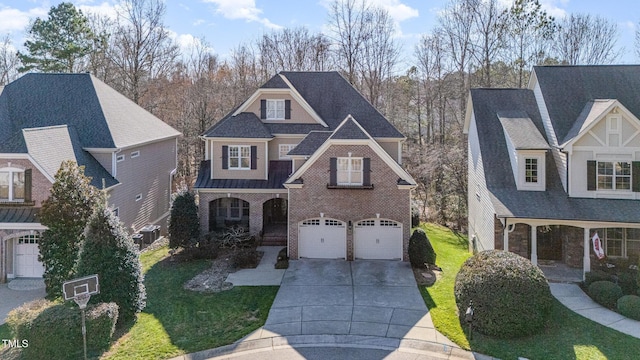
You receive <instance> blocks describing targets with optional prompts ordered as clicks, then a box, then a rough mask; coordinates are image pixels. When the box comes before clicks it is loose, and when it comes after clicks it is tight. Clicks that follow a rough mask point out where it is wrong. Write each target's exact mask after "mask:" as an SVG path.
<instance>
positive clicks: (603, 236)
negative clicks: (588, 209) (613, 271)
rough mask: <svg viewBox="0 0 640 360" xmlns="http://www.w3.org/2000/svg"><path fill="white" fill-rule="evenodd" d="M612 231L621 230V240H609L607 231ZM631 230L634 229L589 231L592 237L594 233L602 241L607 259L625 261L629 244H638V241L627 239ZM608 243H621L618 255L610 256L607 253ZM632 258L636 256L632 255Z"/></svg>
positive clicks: (598, 229) (639, 240)
mask: <svg viewBox="0 0 640 360" xmlns="http://www.w3.org/2000/svg"><path fill="white" fill-rule="evenodd" d="M612 229H622V239H612V240H609V230H612ZM631 229H635V228H628V227H615V228H613V227H608V228H596V229H591V233H592V235H593V233H594V232H597V233H598V236H599V237H600V239H601V240H602V244H603V247H604V251H605V254H606V256H607V257H611V258H616V259H626V258H629V249H628V245H629V242H640V239H633V238H630V237H629V234H628V230H631ZM609 241H617V242H621V245H620V246H621V248H620V255H611V254H610V253H609ZM632 256H636V255H635V254H634V255H632Z"/></svg>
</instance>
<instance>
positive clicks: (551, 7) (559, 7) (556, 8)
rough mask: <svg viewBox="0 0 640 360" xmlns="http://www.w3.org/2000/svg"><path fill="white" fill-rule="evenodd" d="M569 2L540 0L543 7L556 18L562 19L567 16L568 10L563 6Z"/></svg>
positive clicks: (565, 0) (567, 0)
mask: <svg viewBox="0 0 640 360" xmlns="http://www.w3.org/2000/svg"><path fill="white" fill-rule="evenodd" d="M568 4H569V0H540V5H542V9H543V10H545V11H546V12H547V14H549V15H551V16H553V17H554V18H556V19H561V18H564V17H565V16H567V10H565V9H563V8H564V7H566V6H567V5H568Z"/></svg>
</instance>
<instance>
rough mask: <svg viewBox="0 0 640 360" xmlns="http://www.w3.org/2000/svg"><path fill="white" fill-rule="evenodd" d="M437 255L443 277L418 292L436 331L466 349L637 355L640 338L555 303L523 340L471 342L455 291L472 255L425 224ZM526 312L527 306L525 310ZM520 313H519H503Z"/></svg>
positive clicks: (460, 239)
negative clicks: (542, 324) (546, 320)
mask: <svg viewBox="0 0 640 360" xmlns="http://www.w3.org/2000/svg"><path fill="white" fill-rule="evenodd" d="M422 227H423V229H424V230H425V231H426V233H427V235H428V236H429V240H430V241H431V244H432V245H433V247H434V249H435V251H436V254H437V264H438V266H440V267H441V268H442V270H443V272H442V276H441V277H440V278H439V279H438V281H436V282H435V284H434V285H432V286H430V287H424V286H423V287H421V288H420V292H421V293H422V296H423V298H424V300H425V303H426V304H427V306H428V307H429V309H430V312H431V317H432V319H433V323H434V324H435V326H436V328H437V329H438V331H440V332H441V333H443V334H444V335H445V336H447V337H448V338H449V339H451V340H452V341H453V342H455V343H456V344H458V345H459V346H460V347H462V348H464V349H471V350H473V351H476V352H479V353H483V354H486V355H492V356H494V357H498V358H501V359H503V360H508V359H517V358H518V357H520V356H521V357H526V358H529V359H628V358H633V357H635V356H636V352H637V351H636V350H631V349H640V339H636V338H634V337H631V336H628V335H626V334H622V333H619V332H617V331H615V330H612V329H610V328H608V327H605V326H602V325H600V324H598V323H595V322H593V321H590V320H587V319H585V318H583V317H582V316H580V315H578V314H576V313H574V312H572V311H571V310H569V309H567V308H566V307H564V306H563V305H562V304H561V303H560V302H558V301H555V302H554V306H553V310H552V314H551V317H550V319H551V320H550V322H549V324H548V325H547V327H546V329H545V331H544V332H542V333H540V334H538V335H535V336H530V337H526V338H522V339H516V340H510V339H507V340H505V339H493V338H490V337H487V336H482V335H480V334H478V333H474V334H473V340H471V341H470V340H469V339H468V336H467V334H466V333H465V331H466V325H465V329H464V330H465V331H463V329H462V326H461V324H460V321H459V320H458V316H457V307H456V304H455V298H454V295H453V287H454V284H455V277H456V274H457V273H458V270H459V269H460V267H461V266H462V263H463V262H464V261H465V260H466V259H467V258H468V257H469V256H471V254H469V252H468V245H467V238H466V236H461V235H459V234H456V233H454V232H452V231H450V230H449V229H447V228H444V227H441V226H438V225H432V224H426V225H422ZM522 311H527V309H522ZM505 316H517V314H511V315H510V314H505Z"/></svg>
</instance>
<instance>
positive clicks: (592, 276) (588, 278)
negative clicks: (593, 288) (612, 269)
mask: <svg viewBox="0 0 640 360" xmlns="http://www.w3.org/2000/svg"><path fill="white" fill-rule="evenodd" d="M584 276H585V279H584V286H585V287H586V288H589V285H591V284H592V283H594V282H596V281H611V274H608V273H606V272H604V271H602V270H594V271H588V272H586V273H585V274H584Z"/></svg>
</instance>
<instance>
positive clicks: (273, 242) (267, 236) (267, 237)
mask: <svg viewBox="0 0 640 360" xmlns="http://www.w3.org/2000/svg"><path fill="white" fill-rule="evenodd" d="M262 245H263V246H286V245H287V224H286V223H285V224H269V225H265V226H264V228H263V230H262Z"/></svg>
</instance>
